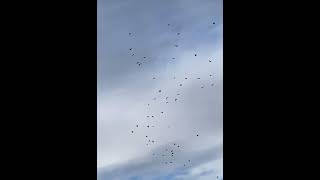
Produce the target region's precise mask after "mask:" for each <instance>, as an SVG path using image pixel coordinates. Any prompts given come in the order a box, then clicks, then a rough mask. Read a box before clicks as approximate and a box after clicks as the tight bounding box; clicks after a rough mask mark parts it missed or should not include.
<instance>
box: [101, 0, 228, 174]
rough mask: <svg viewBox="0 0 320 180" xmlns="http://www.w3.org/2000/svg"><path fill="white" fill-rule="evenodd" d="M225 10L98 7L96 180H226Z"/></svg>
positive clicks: (173, 2) (109, 3)
mask: <svg viewBox="0 0 320 180" xmlns="http://www.w3.org/2000/svg"><path fill="white" fill-rule="evenodd" d="M222 7H223V1H222V0H98V6H97V20H98V21H97V24H98V27H97V42H98V49H97V57H98V66H97V69H98V71H97V107H98V109H97V117H98V119H97V176H98V180H189V179H190V180H191V179H192V180H209V179H223V70H222V69H223V37H222V36H223V16H222V13H223V11H222V10H223V9H222ZM213 22H215V24H213ZM168 24H170V25H168ZM129 33H130V34H129ZM178 33H179V34H178ZM175 45H178V47H176V46H175ZM130 49H131V50H130ZM133 54H134V55H133ZM195 54H196V56H195ZM144 57H145V58H144ZM173 58H174V59H173ZM209 61H211V62H209ZM137 62H139V63H141V64H140V65H138V64H137ZM186 78H187V79H186ZM198 78H200V79H198ZM180 84H181V86H180ZM159 90H161V92H159ZM166 97H168V98H167V99H166ZM175 99H177V100H175ZM167 102H168V103H167ZM161 112H163V113H161ZM147 116H149V117H147ZM151 116H154V117H153V118H151ZM137 125H138V127H136V126H137ZM147 126H149V127H147ZM132 131H133V133H132ZM197 135H198V136H197ZM146 136H148V137H147V138H146ZM149 139H150V140H154V143H152V142H149ZM147 144H148V145H147ZM174 144H175V145H174ZM178 145H179V146H180V147H179V148H178V147H177V146H178ZM166 149H169V150H174V157H170V156H169V155H170V154H169V155H168V156H167V154H165V153H167V152H166ZM162 155H165V156H162ZM188 160H190V162H189V161H188ZM169 161H172V163H169ZM166 162H168V164H165V163H166Z"/></svg>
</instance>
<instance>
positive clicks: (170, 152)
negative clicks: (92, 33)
mask: <svg viewBox="0 0 320 180" xmlns="http://www.w3.org/2000/svg"><path fill="white" fill-rule="evenodd" d="M212 24H213V25H214V24H215V22H213V23H212ZM167 26H168V27H171V26H172V25H171V24H167ZM128 35H129V37H132V36H134V33H131V32H130V33H129V34H128ZM176 35H177V36H181V33H180V32H177V33H176ZM173 47H175V48H178V47H179V45H178V44H174V45H173ZM128 49H129V57H130V56H135V49H134V48H132V47H130V48H128ZM194 56H195V57H197V53H194ZM141 59H142V61H137V62H136V65H137V66H138V67H142V66H143V64H144V63H147V61H146V59H147V57H146V56H143V57H141ZM171 59H172V60H175V59H176V58H175V57H172V58H171ZM212 61H213V60H212V59H208V61H207V62H208V63H212ZM208 77H210V78H211V79H213V74H208ZM172 79H177V78H176V77H172ZM184 79H185V80H188V79H189V80H192V79H194V80H196V81H198V80H200V79H201V77H193V78H191V77H185V78H184ZM152 80H157V77H152ZM177 86H178V87H182V86H183V84H182V83H181V82H180V83H177ZM208 86H209V87H210V86H214V83H210V84H209V85H208ZM205 87H206V86H205V85H202V86H200V88H202V89H203V88H205ZM156 93H157V94H162V98H163V99H162V100H163V102H165V103H166V104H168V103H169V102H170V100H172V102H173V103H177V102H178V101H179V96H180V93H177V94H176V96H175V97H173V98H169V96H167V95H166V94H164V91H162V89H159V90H157V92H156ZM164 97H165V98H164ZM152 100H153V101H157V97H154V98H153V99H152ZM146 105H147V106H151V104H150V103H146ZM159 113H160V115H164V114H165V112H163V111H159ZM145 117H146V118H147V119H149V118H151V119H154V120H156V119H157V118H156V116H155V115H146V116H145ZM148 122H150V121H148ZM167 127H168V128H170V127H171V126H170V125H169V126H167ZM139 128H155V126H154V125H146V126H145V127H143V126H142V125H141V124H140V125H139V124H136V125H135V127H134V128H133V129H132V130H131V132H130V133H131V134H133V135H134V134H135V132H136V131H138V130H139ZM193 136H195V137H199V136H200V135H199V132H193ZM145 141H146V142H145V146H152V145H153V144H155V143H157V141H156V140H154V139H152V138H151V137H149V136H148V135H145ZM182 149H183V146H182V145H181V144H177V143H172V144H171V145H168V146H166V147H165V148H164V149H163V152H162V153H152V156H154V157H155V156H157V157H160V158H162V161H161V162H162V163H163V164H165V165H171V164H174V163H175V156H176V155H177V154H178V153H179V152H181V150H182ZM191 163H192V162H191V160H190V159H188V160H185V162H184V163H183V167H186V166H191V165H192V164H191ZM181 166H182V164H181ZM217 179H218V176H217Z"/></svg>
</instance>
